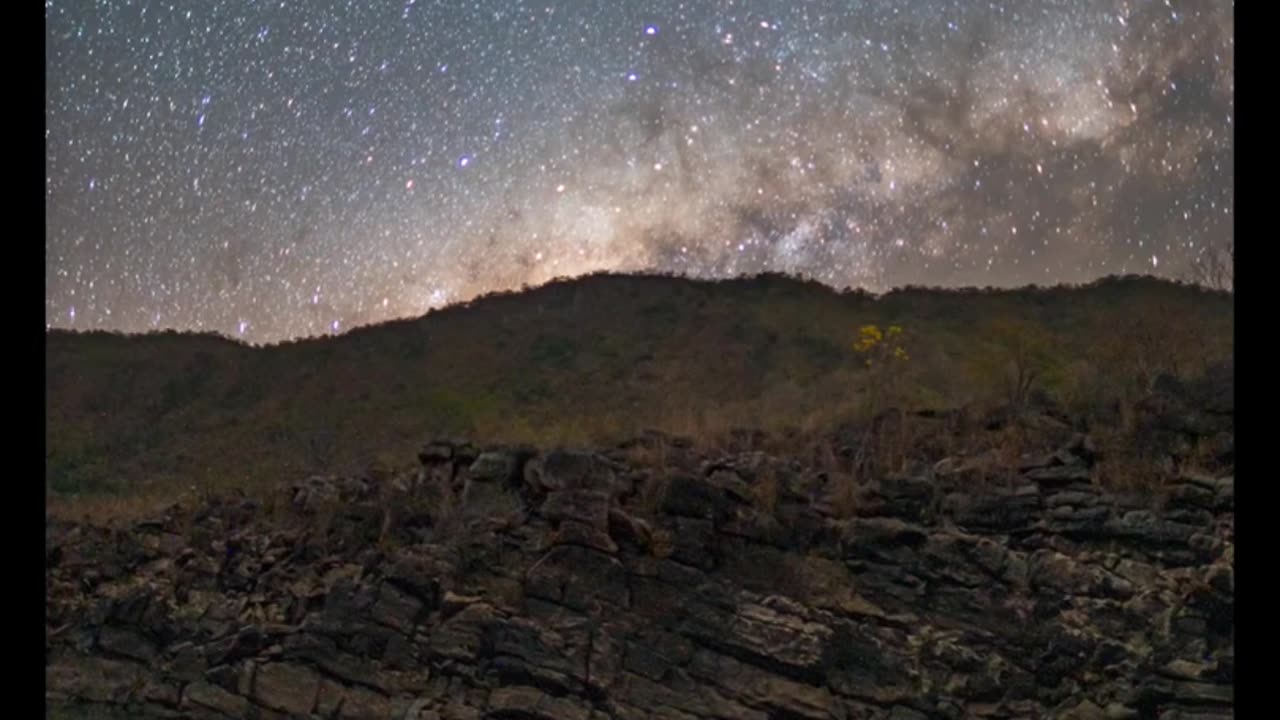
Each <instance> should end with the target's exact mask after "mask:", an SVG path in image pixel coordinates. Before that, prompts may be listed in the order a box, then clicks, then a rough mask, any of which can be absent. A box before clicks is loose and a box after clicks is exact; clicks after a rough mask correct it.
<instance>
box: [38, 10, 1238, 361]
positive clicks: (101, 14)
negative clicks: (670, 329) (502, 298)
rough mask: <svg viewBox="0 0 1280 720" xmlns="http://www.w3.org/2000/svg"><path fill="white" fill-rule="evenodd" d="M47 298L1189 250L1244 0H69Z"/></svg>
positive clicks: (941, 281) (112, 318) (56, 79)
mask: <svg viewBox="0 0 1280 720" xmlns="http://www.w3.org/2000/svg"><path fill="white" fill-rule="evenodd" d="M45 9H46V10H45V13H46V32H47V37H46V42H47V45H46V48H47V49H46V96H45V97H46V101H45V104H46V118H47V122H46V127H47V131H46V136H45V139H46V147H47V149H46V180H45V187H46V194H45V198H46V209H45V218H46V228H47V229H46V235H45V246H46V251H47V260H46V270H45V279H46V283H47V288H48V289H47V300H46V320H47V322H48V324H49V325H50V326H53V327H73V328H78V329H93V328H101V329H112V330H123V331H129V332H142V331H148V330H152V329H163V328H178V329H191V330H204V331H214V332H219V333H223V334H226V335H230V336H233V337H240V338H243V339H244V340H246V341H251V342H274V341H278V340H282V339H286V338H290V337H296V336H300V335H313V334H320V333H329V332H343V331H346V330H348V329H350V328H351V327H354V326H357V325H363V324H368V323H372V322H378V321H382V320H387V319H391V318H396V317H405V316H411V315H418V314H421V313H423V312H425V311H427V310H428V309H429V308H431V307H437V306H440V305H443V304H447V303H450V302H456V301H460V300H465V299H468V298H470V297H473V296H475V295H477V294H480V293H484V292H489V291H493V290H505V289H513V288H519V287H520V286H521V285H522V284H538V283H542V282H545V281H547V280H549V279H551V278H554V277H560V276H574V275H579V274H583V273H588V272H593V271H599V270H611V271H640V270H657V271H664V272H676V273H682V274H688V275H691V276H699V277H724V276H731V275H739V274H755V273H758V272H761V271H778V272H787V273H792V274H799V275H805V276H809V277H813V278H816V279H818V280H821V281H823V282H827V283H830V284H832V285H834V286H836V287H846V286H855V287H856V286H862V287H866V288H868V289H870V290H873V291H882V290H885V289H887V288H889V287H893V286H900V285H904V284H917V285H919V284H924V285H948V286H950V285H979V286H986V285H1024V284H1028V283H1037V284H1041V285H1044V284H1053V283H1058V282H1082V281H1089V280H1092V279H1094V278H1097V277H1099V276H1103V275H1109V274H1117V273H1155V274H1165V275H1177V274H1179V273H1181V272H1183V271H1185V269H1186V268H1187V266H1188V264H1189V263H1192V262H1194V261H1195V258H1197V257H1199V256H1200V255H1201V253H1204V252H1205V251H1206V249H1207V248H1211V247H1214V246H1219V245H1221V244H1223V243H1227V242H1231V241H1232V240H1233V211H1232V205H1233V196H1234V181H1233V170H1234V168H1233V166H1234V142H1233V133H1234V127H1233V113H1234V103H1233V95H1234V60H1233V56H1234V41H1233V35H1234V19H1233V6H1232V4H1231V3H1229V2H1223V1H1221V0H1187V1H1182V2H1175V1H1172V0H1170V1H1165V0H1131V1H1129V2H1117V1H1110V2H1099V1H1093V0H1061V1H1058V0H1039V1H1036V2H1031V1H1027V0H1013V1H1010V2H1001V3H982V2H973V1H970V0H955V1H953V2H944V1H941V0H898V1H897V2H887V1H886V2H858V1H857V0H785V1H784V0H760V1H758V2H755V1H749V0H738V1H736V2H735V1H733V0H685V1H684V2H674V1H669V0H668V1H658V2H643V3H642V2H634V1H630V0H628V1H626V2H624V1H622V0H598V1H595V2H591V1H588V0H566V1H558V0H540V1H539V2H519V1H517V0H470V1H463V0H447V1H433V0H402V1H396V2H382V1H377V0H373V1H370V0H360V1H353V2H332V1H330V0H271V1H253V0H239V1H238V2H232V1H229V0H208V1H201V2H195V1H192V2H183V3H178V2H144V1H142V0H135V1H133V2H126V1H123V0H98V1H97V2H88V1H87V0H75V1H74V2H73V1H71V0H47V1H46V3H45Z"/></svg>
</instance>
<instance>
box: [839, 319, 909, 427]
mask: <svg viewBox="0 0 1280 720" xmlns="http://www.w3.org/2000/svg"><path fill="white" fill-rule="evenodd" d="M853 349H854V351H855V352H857V353H858V355H860V356H861V357H862V361H863V364H864V365H865V366H866V368H867V374H866V378H867V382H866V386H865V390H866V398H867V404H868V410H869V411H870V413H871V414H872V415H873V416H874V415H876V414H879V413H880V412H881V411H882V410H884V409H886V408H887V407H889V406H890V405H893V404H896V403H898V402H899V401H900V400H901V392H902V379H903V373H904V371H905V369H906V363H907V361H908V360H910V359H911V356H910V355H909V354H908V353H907V346H906V333H904V332H903V330H902V328H901V327H899V326H897V325H890V326H889V327H888V328H886V329H885V330H881V329H880V326H879V325H863V326H862V327H861V328H860V329H859V330H858V339H857V341H855V342H854V344H853Z"/></svg>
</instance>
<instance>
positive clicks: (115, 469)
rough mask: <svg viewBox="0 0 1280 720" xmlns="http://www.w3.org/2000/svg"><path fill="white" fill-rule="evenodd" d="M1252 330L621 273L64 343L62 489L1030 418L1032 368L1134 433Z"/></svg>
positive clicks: (1101, 304) (944, 298) (1143, 305)
mask: <svg viewBox="0 0 1280 720" xmlns="http://www.w3.org/2000/svg"><path fill="white" fill-rule="evenodd" d="M868 324H875V325H877V326H879V327H881V328H885V327H888V326H900V327H902V328H903V329H904V332H903V334H902V336H901V338H904V341H903V346H904V347H905V349H906V351H907V353H908V357H909V359H907V360H904V361H903V362H901V363H899V364H898V366H897V367H895V368H894V369H893V372H894V373H895V374H894V376H893V379H894V381H895V382H894V384H893V387H894V388H895V389H896V391H895V393H894V394H893V395H892V397H890V398H888V399H887V400H886V399H885V398H884V397H881V396H880V395H879V394H878V393H879V391H880V390H882V389H883V388H882V387H881V386H882V385H884V382H883V379H884V378H883V377H882V376H880V375H876V374H874V372H875V369H873V370H868V369H867V367H866V365H865V362H866V361H865V358H864V357H863V356H862V355H860V354H859V353H857V352H856V351H855V350H854V343H855V341H856V340H857V339H858V333H859V328H860V327H862V326H864V325H868ZM1233 332H1234V309H1233V298H1232V296H1230V295H1227V294H1222V293H1210V292H1207V291H1204V290H1201V289H1198V288H1193V287H1188V286H1182V285H1176V284H1171V283H1167V282H1163V281H1157V280H1153V279H1149V278H1122V279H1109V280H1105V281H1100V282H1098V283H1095V284H1093V285H1090V286H1086V287H1078V288H1052V289H1024V290H1011V291H981V292H980V291H943V290H928V289H907V290H902V291H896V292H893V293H889V294H887V295H885V296H881V297H878V298H877V297H873V296H870V295H866V294H862V293H839V292H836V291H834V290H831V289H830V288H827V287H825V286H822V285H819V284H817V283H811V282H802V281H799V280H793V279H788V278H783V277H778V276H764V277H760V278H754V279H744V280H733V281H722V282H705V281H694V280H687V279H678V278H670V277H655V276H609V275H601V276H592V277H586V278H581V279H577V280H571V281H562V282H556V283H552V284H549V285H546V286H543V287H539V288H536V289H531V290H527V291H524V292H521V293H513V294H504V295H495V296H489V297H485V298H481V299H479V300H476V301H474V302H472V303H469V304H466V305H463V306H456V307H451V308H447V309H445V310H442V311H437V312H433V313H431V314H429V315H427V316H425V317H423V318H419V319H415V320H407V321H398V322H393V323H387V324H384V325H379V326H374V327H368V328H362V329H358V330H355V331H352V332H350V333H348V334H346V335H343V336H340V337H333V338H323V339H314V340H306V341H300V342H294V343H287V344H282V345H277V346H270V347H261V348H256V347H248V346H244V345H241V344H238V343H235V342H233V341H230V340H227V339H223V338H218V337H213V336H200V335H182V334H176V333H166V334H153V335H147V336H132V337H126V336H121V335H113V334H108V333H71V332H65V331H52V332H50V333H48V335H47V339H46V352H47V360H46V369H47V376H46V390H47V412H48V420H47V426H46V442H47V469H46V483H47V486H48V487H49V488H50V489H51V490H52V491H53V493H55V494H56V495H66V494H101V493H112V494H119V493H125V494H135V495H136V494H138V493H143V494H145V493H149V492H155V493H161V494H163V493H166V492H169V491H170V490H173V489H176V488H181V489H187V488H191V487H223V488H226V487H246V488H252V487H254V486H256V485H258V484H259V483H260V481H261V480H264V479H272V480H279V479H288V478H293V477H297V476H298V475H300V474H303V473H308V472H315V471H342V470H351V469H358V468H359V467H360V466H367V465H369V464H371V463H376V462H379V461H380V460H384V459H386V458H402V457H405V456H406V455H407V454H410V453H412V452H413V449H414V448H415V447H417V446H418V445H419V444H420V442H421V439H422V438H423V437H425V436H428V435H432V434H466V435H469V436H471V437H473V438H475V439H477V440H480V441H485V442H495V441H505V442H509V441H524V442H539V443H557V442H580V441H583V442H585V441H609V440H616V439H618V438H622V437H625V436H631V435H634V434H635V433H636V432H637V431H639V430H640V429H643V428H657V429H663V430H666V431H669V432H675V433H679V434H684V435H688V436H696V437H702V438H708V437H711V436H713V435H715V434H716V433H718V432H720V431H723V430H726V429H729V428H732V427H738V426H745V427H758V428H763V429H766V430H771V431H778V430H782V429H783V428H788V427H790V428H798V429H800V430H809V431H812V430H814V429H817V428H823V429H829V428H833V427H836V426H837V425H839V424H840V423H841V422H845V421H850V420H857V419H865V417H866V415H867V414H868V413H870V412H872V411H875V410H879V409H883V407H882V406H883V404H884V403H885V402H890V403H892V404H894V405H901V406H907V407H933V408H938V407H960V406H963V405H966V404H972V403H979V404H985V405H995V404H1000V403H1003V402H1007V401H1008V400H1010V399H1011V398H1012V397H1013V395H1011V394H1010V393H1009V392H1007V390H1008V388H1007V383H1008V382H1009V381H1011V380H1016V377H1017V374H1018V371H1019V370H1024V371H1025V370H1030V371H1033V372H1034V373H1035V374H1036V375H1037V376H1038V377H1037V378H1036V379H1035V381H1034V382H1033V383H1032V385H1033V386H1034V388H1036V389H1042V390H1045V391H1047V392H1048V394H1049V395H1050V396H1052V397H1053V398H1054V399H1055V400H1056V401H1057V402H1058V403H1059V404H1060V405H1062V406H1064V407H1066V408H1067V409H1068V411H1069V412H1070V414H1071V415H1072V416H1073V417H1076V418H1077V419H1078V420H1080V421H1082V422H1083V421H1092V422H1104V423H1105V422H1115V423H1122V422H1123V420H1124V415H1125V413H1124V409H1125V408H1126V407H1129V406H1131V405H1132V403H1133V402H1135V401H1136V400H1138V399H1140V398H1141V396H1142V395H1143V394H1145V393H1146V392H1148V391H1149V389H1150V388H1151V387H1152V383H1153V382H1154V381H1155V380H1156V378H1158V377H1161V375H1162V374H1164V375H1165V376H1185V377H1191V376H1193V375H1194V374H1195V373H1198V372H1200V370H1201V369H1203V368H1204V367H1205V366H1207V365H1208V364H1210V363H1212V362H1215V361H1222V360H1229V359H1230V357H1231V354H1232V351H1233V346H1232V334H1233ZM869 391H870V392H869ZM872 395H875V396H876V397H877V398H879V399H878V400H876V401H875V402H873V401H872ZM380 453H381V454H380Z"/></svg>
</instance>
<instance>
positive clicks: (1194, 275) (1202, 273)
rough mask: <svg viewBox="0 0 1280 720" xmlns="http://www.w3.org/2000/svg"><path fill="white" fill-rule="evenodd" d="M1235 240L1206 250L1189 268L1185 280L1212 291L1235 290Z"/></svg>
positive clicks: (1184, 276) (1184, 274)
mask: <svg viewBox="0 0 1280 720" xmlns="http://www.w3.org/2000/svg"><path fill="white" fill-rule="evenodd" d="M1235 262H1236V244H1235V240H1227V241H1226V242H1224V243H1221V244H1219V245H1213V246H1210V247H1208V248H1206V249H1205V251H1204V252H1202V253H1201V254H1200V257H1198V258H1196V259H1195V260H1193V261H1192V262H1191V264H1190V265H1189V266H1188V267H1187V270H1186V271H1185V272H1184V273H1183V279H1184V280H1186V281H1187V282H1191V283H1194V284H1196V285H1200V286H1202V287H1207V288H1210V289H1212V290H1225V291H1227V292H1233V291H1234V290H1235Z"/></svg>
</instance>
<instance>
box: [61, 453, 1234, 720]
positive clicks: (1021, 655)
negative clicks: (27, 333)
mask: <svg viewBox="0 0 1280 720" xmlns="http://www.w3.org/2000/svg"><path fill="white" fill-rule="evenodd" d="M1078 445H1079V443H1077V444H1076V446H1077V447H1078ZM1046 451H1047V452H1046V454H1045V455H1044V456H1043V457H1038V458H1028V459H1027V460H1026V462H1024V463H1023V465H1022V467H1020V468H1019V470H1018V472H1017V475H1016V478H1014V479H1012V480H1010V481H1008V482H1005V481H1001V482H990V483H983V482H976V481H974V480H972V478H970V477H969V475H967V474H966V473H965V472H963V471H962V470H963V468H964V466H965V465H964V462H962V461H954V462H953V461H947V462H944V463H940V464H939V465H938V466H936V467H934V468H932V469H929V470H926V471H922V472H920V473H918V474H916V475H912V476H895V477H889V478H884V479H881V480H879V481H878V482H873V483H870V484H868V485H865V486H862V487H860V488H859V490H858V493H857V496H856V497H855V498H854V501H853V502H852V503H851V504H850V509H847V510H846V511H844V512H841V513H837V512H835V511H834V510H833V509H832V508H833V507H834V506H835V505H836V503H833V502H830V501H829V500H830V496H831V494H832V493H833V492H834V490H833V489H832V486H833V485H834V484H835V483H836V481H837V480H838V479H837V478H833V477H828V476H827V474H825V473H822V472H818V471H817V470H815V469H811V468H807V467H805V466H804V464H803V463H799V462H797V461H793V460H786V459H781V458H777V457H770V456H767V455H764V454H762V453H758V452H756V453H739V454H736V455H726V456H723V457H718V458H715V459H708V458H702V457H698V456H696V454H695V453H693V452H692V451H691V450H688V449H684V450H681V449H680V448H673V449H670V453H669V454H664V459H663V462H662V464H661V465H656V464H653V463H648V464H646V463H640V462H635V461H633V460H631V459H628V458H629V456H628V455H627V454H626V453H624V452H623V451H622V450H610V451H601V452H594V451H561V450H557V451H547V452H539V451H534V450H531V449H523V448H522V449H511V448H477V447H472V446H470V445H468V444H466V443H461V442H433V443H431V444H429V445H427V446H426V447H424V448H423V450H422V452H421V453H420V454H419V460H420V461H421V467H420V468H419V469H418V470H417V471H416V472H415V473H411V474H407V475H402V476H398V477H394V478H384V477H368V478H333V477H316V478H310V479H308V480H306V481H304V482H300V483H296V484H294V485H292V486H291V487H289V488H288V489H287V492H285V493H284V494H283V495H282V499H281V500H280V502H278V503H274V504H272V503H257V502H252V501H248V500H244V499H225V498H224V499H218V500H209V501H206V502H203V503H201V504H200V505H198V506H196V507H178V506H175V507H173V508H172V509H171V510H169V511H168V512H166V513H164V514H163V515H162V516H160V517H156V518H152V519H149V520H146V521H142V522H137V523H134V524H132V525H131V526H129V527H126V528H114V529H108V528H102V527H95V526H91V525H87V524H79V523H65V522H61V521H52V520H51V521H49V522H48V524H47V531H46V533H47V537H46V560H47V564H48V567H49V572H48V588H47V615H48V618H47V625H46V655H45V658H46V660H45V662H46V681H47V693H48V700H49V702H50V703H51V704H57V705H60V706H63V707H66V708H71V709H76V708H78V709H80V710H81V711H83V710H86V709H93V710H94V711H95V712H97V711H118V712H119V713H120V716H121V717H143V718H146V717H154V718H179V717H182V718H188V717H194V718H263V719H267V718H350V719H357V718H360V719H363V718H368V719H370V720H389V719H392V718H396V719H399V718H417V719H419V720H426V719H428V718H430V719H432V720H469V719H476V720H478V719H480V718H512V719H522V720H561V719H568V720H595V719H603V718H621V719H624V720H642V719H644V720H648V719H652V720H658V719H662V720H701V719H708V720H710V719H712V718H716V719H723V720H731V719H732V720H738V719H744V718H745V719H748V720H754V719H758V720H765V719H766V718H780V719H786V720H802V719H803V720H808V719H814V720H818V719H825V718H839V719H847V720H853V719H855V718H856V719H861V718H867V719H872V718H875V719H884V720H919V719H925V718H993V719H995V718H1010V719H1012V718H1039V717H1055V718H1078V719H1082V720H1083V719H1088V720H1094V719H1106V718H1167V719H1173V718H1190V717H1195V718H1206V719H1207V718H1230V717H1232V713H1233V684H1232V683H1233V668H1234V628H1233V623H1232V615H1233V604H1234V572H1233V552H1234V550H1233V548H1234V538H1233V524H1234V507H1233V499H1234V492H1233V485H1234V483H1233V480H1232V478H1216V477H1184V478H1181V479H1179V480H1178V481H1176V482H1175V483H1173V484H1172V485H1170V486H1169V487H1168V488H1167V492H1166V493H1164V495H1163V499H1162V501H1161V502H1160V503H1152V502H1149V501H1143V500H1141V499H1134V498H1129V497H1125V496H1121V495H1116V494H1112V493H1109V492H1106V491H1104V490H1102V489H1100V488H1099V487H1098V486H1096V485H1094V484H1092V483H1091V482H1090V466H1091V460H1090V458H1088V457H1087V456H1086V455H1084V454H1081V453H1078V452H1073V451H1072V449H1071V448H1066V449H1057V448H1046ZM664 452H665V451H664ZM766 483H767V484H768V489H769V491H768V492H763V490H764V488H765V486H766ZM766 497H767V498H768V501H765V500H763V499H762V498H766ZM72 716H74V715H72Z"/></svg>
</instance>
